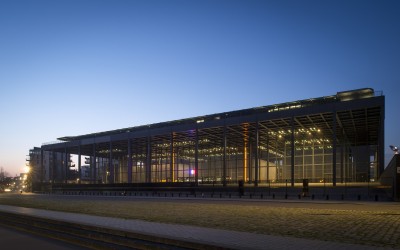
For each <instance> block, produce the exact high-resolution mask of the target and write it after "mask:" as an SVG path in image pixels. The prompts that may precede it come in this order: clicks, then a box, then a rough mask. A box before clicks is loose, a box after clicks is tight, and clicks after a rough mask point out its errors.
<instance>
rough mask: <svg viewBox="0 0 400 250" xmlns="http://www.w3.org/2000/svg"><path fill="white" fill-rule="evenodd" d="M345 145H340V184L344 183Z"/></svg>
mask: <svg viewBox="0 0 400 250" xmlns="http://www.w3.org/2000/svg"><path fill="white" fill-rule="evenodd" d="M343 147H344V144H343V142H342V143H341V144H340V182H341V183H343V179H344V173H343V172H344V148H343Z"/></svg>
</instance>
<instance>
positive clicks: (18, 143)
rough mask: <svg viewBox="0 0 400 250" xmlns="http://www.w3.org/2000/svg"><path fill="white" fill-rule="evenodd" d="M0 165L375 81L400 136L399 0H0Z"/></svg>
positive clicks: (395, 138) (392, 135)
mask: <svg viewBox="0 0 400 250" xmlns="http://www.w3.org/2000/svg"><path fill="white" fill-rule="evenodd" d="M0 45H1V46H0V116H1V122H0V166H2V167H3V168H4V169H5V170H6V171H7V172H9V173H10V174H11V175H15V174H17V173H19V172H21V171H22V169H23V167H24V165H25V158H26V155H27V154H28V151H29V149H30V148H33V147H34V146H41V144H42V143H43V142H49V141H54V140H55V139H56V138H58V137H62V136H69V135H81V134H86V133H92V132H99V131H104V130H112V129H118V128H124V127H130V126H136V125H143V124H149V123H155V122H162V121H168V120H175V119H181V118H187V117H193V116H199V115H206V114H212V113H217V112H224V111H232V110H237V109H244V108H251V107H255V106H262V105H269V104H275V103H282V102H287V101H295V100H300V99H307V98H312V97H320V96H326V95H333V94H336V92H338V91H343V90H351V89H358V88H364V87H371V88H374V89H375V90H378V91H383V94H384V95H385V96H386V137H385V144H386V145H387V146H386V145H385V152H386V153H387V154H390V153H391V152H390V149H389V147H388V145H390V144H396V145H399V144H400V132H399V129H398V127H399V125H400V118H399V108H400V91H399V86H400V1H378V0H376V1H368V0H358V1H357V0H346V1H345V0H343V1H337V0H336V1H329V0H326V1H308V0H303V1H297V0H293V1H285V0H284V1H252V0H246V1H235V0H229V1H222V0H216V1H205V0H203V1H194V0H193V1H189V0H188V1H173V0H171V1H164V0H162V1H151V0H150V1H112V0H108V1H100V0H93V1H89V0H79V1H78V0H76V1H75V0H65V1H64V0H57V1H43V0H35V1H30V0H27V1H19V0H2V1H0Z"/></svg>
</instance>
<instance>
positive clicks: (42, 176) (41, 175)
mask: <svg viewBox="0 0 400 250" xmlns="http://www.w3.org/2000/svg"><path fill="white" fill-rule="evenodd" d="M43 154H44V151H43V149H41V150H40V172H41V173H40V183H43V178H44V165H43ZM31 167H32V166H31ZM31 171H32V169H31Z"/></svg>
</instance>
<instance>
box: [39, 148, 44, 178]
mask: <svg viewBox="0 0 400 250" xmlns="http://www.w3.org/2000/svg"><path fill="white" fill-rule="evenodd" d="M43 154H44V151H43V149H40V184H43V179H44V165H43Z"/></svg>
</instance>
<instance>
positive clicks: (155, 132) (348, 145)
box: [42, 89, 384, 186]
mask: <svg viewBox="0 0 400 250" xmlns="http://www.w3.org/2000/svg"><path fill="white" fill-rule="evenodd" d="M383 126H384V97H383V96H376V95H375V93H374V91H373V90H371V89H363V90H357V91H349V92H339V93H337V94H336V95H334V96H329V97H323V98H316V99H310V100H303V101H297V102H293V103H285V104H279V105H272V106H265V107H258V108H253V109H248V110H240V111H234V112H227V113H222V114H216V115H208V116H204V117H196V118H190V119H185V120H180V121H173V122H165V123H160V124H154V125H148V126H141V127H134V128H130V129H123V130H116V131H108V132H103V133H99V134H92V135H84V136H77V137H68V138H67V137H66V138H61V140H63V141H64V142H63V143H54V144H46V145H43V146H42V148H43V150H47V151H53V152H57V151H63V152H67V153H69V154H75V155H77V156H78V157H89V158H90V159H91V160H90V164H89V165H90V168H91V169H92V171H90V173H91V176H90V178H89V179H88V180H87V183H103V184H109V183H114V184H115V183H173V182H190V183H195V184H196V185H209V184H213V185H214V184H218V185H224V186H227V185H230V184H235V185H237V183H238V181H244V183H248V184H253V185H267V184H268V185H271V184H276V185H280V184H284V183H285V184H286V183H290V184H291V185H296V183H302V182H303V180H304V179H307V180H308V181H309V183H311V184H313V183H314V184H318V183H332V184H333V185H336V184H340V183H350V182H370V181H376V180H377V179H378V177H379V175H380V173H381V172H382V170H383V149H382V147H383ZM75 165H76V166H77V168H78V169H80V168H81V166H80V163H79V164H78V163H76V164H75Z"/></svg>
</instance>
